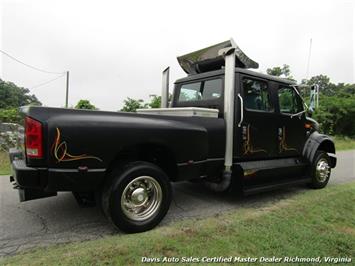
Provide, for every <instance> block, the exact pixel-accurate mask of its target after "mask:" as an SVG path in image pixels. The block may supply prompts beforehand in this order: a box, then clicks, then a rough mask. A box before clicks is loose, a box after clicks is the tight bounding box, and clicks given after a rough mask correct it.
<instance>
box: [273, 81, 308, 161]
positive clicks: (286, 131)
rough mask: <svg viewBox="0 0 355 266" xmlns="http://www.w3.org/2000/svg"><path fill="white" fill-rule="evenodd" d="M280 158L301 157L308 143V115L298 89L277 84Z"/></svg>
mask: <svg viewBox="0 0 355 266" xmlns="http://www.w3.org/2000/svg"><path fill="white" fill-rule="evenodd" d="M277 102H278V106H277V109H278V110H277V111H278V116H279V119H278V121H279V122H278V129H277V130H278V140H279V145H278V146H279V147H278V156H279V157H295V156H301V155H302V151H303V146H304V143H305V141H306V132H307V131H306V128H305V124H306V115H305V111H304V107H303V102H302V99H301V97H300V96H299V94H298V93H297V92H296V89H295V88H293V87H291V86H289V85H283V84H277Z"/></svg>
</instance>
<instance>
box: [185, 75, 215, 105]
mask: <svg viewBox="0 0 355 266" xmlns="http://www.w3.org/2000/svg"><path fill="white" fill-rule="evenodd" d="M221 95H222V80H221V79H220V78H219V79H210V80H205V81H199V82H195V83H188V84H183V85H182V86H181V88H180V93H179V99H178V101H179V102H190V101H207V100H215V99H219V98H220V97H221Z"/></svg>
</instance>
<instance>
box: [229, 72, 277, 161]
mask: <svg viewBox="0 0 355 266" xmlns="http://www.w3.org/2000/svg"><path fill="white" fill-rule="evenodd" d="M238 84H239V87H240V95H239V99H238V98H237V99H236V101H239V104H237V105H236V106H238V107H237V108H240V107H241V101H242V104H243V110H240V113H243V119H242V120H240V121H242V123H240V121H239V122H238V121H237V123H236V128H237V132H236V135H235V136H236V138H235V139H236V140H237V141H236V142H237V143H236V147H235V148H236V153H237V158H238V160H240V161H250V160H267V159H272V158H274V157H275V156H277V148H278V142H277V137H278V135H277V134H278V132H277V126H278V125H277V114H276V112H275V106H274V105H275V104H274V102H275V101H274V95H273V93H272V91H271V88H270V85H269V81H268V80H266V79H262V78H257V77H253V76H249V75H245V74H240V75H239V78H238ZM237 97H238V96H237ZM236 117H240V118H241V115H240V114H239V115H238V116H236Z"/></svg>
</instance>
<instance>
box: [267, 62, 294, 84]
mask: <svg viewBox="0 0 355 266" xmlns="http://www.w3.org/2000/svg"><path fill="white" fill-rule="evenodd" d="M266 73H267V74H269V75H272V76H276V77H283V78H286V79H289V80H295V79H294V78H293V77H292V75H291V70H290V66H289V65H286V64H284V65H283V66H282V67H279V66H277V67H273V68H268V69H267V70H266Z"/></svg>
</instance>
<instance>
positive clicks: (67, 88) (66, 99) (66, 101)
mask: <svg viewBox="0 0 355 266" xmlns="http://www.w3.org/2000/svg"><path fill="white" fill-rule="evenodd" d="M68 94H69V71H67V83H66V92H65V108H68Z"/></svg>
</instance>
